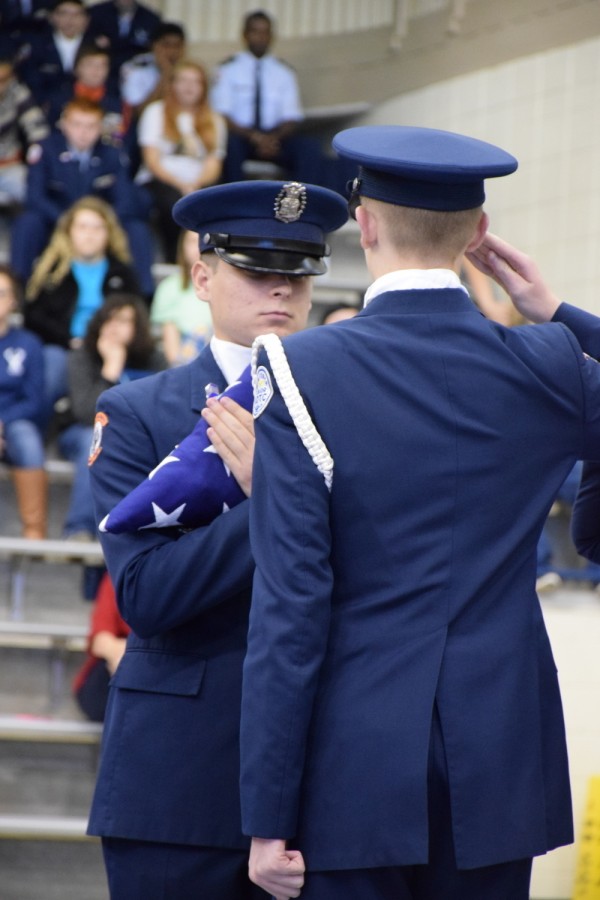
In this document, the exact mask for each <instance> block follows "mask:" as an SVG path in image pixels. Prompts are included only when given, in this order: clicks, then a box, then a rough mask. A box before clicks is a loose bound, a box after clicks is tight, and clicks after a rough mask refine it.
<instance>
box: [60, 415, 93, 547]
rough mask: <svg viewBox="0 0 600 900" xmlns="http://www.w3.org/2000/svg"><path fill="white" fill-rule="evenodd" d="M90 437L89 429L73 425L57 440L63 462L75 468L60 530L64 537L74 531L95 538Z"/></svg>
mask: <svg viewBox="0 0 600 900" xmlns="http://www.w3.org/2000/svg"><path fill="white" fill-rule="evenodd" d="M92 433H93V428H92V426H91V425H77V424H76V425H69V427H68V428H65V430H64V431H62V432H61V433H60V434H59V436H58V447H59V450H60V452H61V453H62V455H63V456H64V457H65V459H68V460H69V461H70V462H72V463H74V465H75V475H74V478H73V486H72V488H71V497H70V499H69V508H68V510H67V516H66V519H65V524H64V529H63V531H64V533H65V535H66V536H67V537H68V536H69V535H70V534H74V533H75V532H76V531H88V532H89V533H90V534H91V535H95V534H96V520H95V517H94V502H93V500H92V489H91V486H90V473H89V469H88V457H89V455H90V445H91V443H92Z"/></svg>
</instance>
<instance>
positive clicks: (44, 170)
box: [25, 144, 62, 223]
mask: <svg viewBox="0 0 600 900" xmlns="http://www.w3.org/2000/svg"><path fill="white" fill-rule="evenodd" d="M40 149H41V152H40V154H39V158H37V159H36V161H35V162H31V163H29V164H28V166H27V191H26V197H25V206H26V207H27V209H30V210H35V212H37V213H39V215H40V216H42V218H44V219H46V221H48V222H52V223H54V222H56V220H57V219H58V217H59V216H60V214H61V212H62V210H61V209H60V207H59V206H58V204H57V203H54V202H53V201H52V200H51V199H50V198H49V197H48V190H47V188H48V184H49V183H50V180H51V178H50V170H49V165H48V162H49V156H50V153H51V150H50V148H49V147H47V146H44V145H43V144H40Z"/></svg>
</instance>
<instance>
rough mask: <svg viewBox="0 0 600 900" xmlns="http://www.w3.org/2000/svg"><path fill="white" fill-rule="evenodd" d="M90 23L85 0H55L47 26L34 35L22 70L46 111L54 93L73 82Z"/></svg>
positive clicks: (37, 100)
mask: <svg viewBox="0 0 600 900" xmlns="http://www.w3.org/2000/svg"><path fill="white" fill-rule="evenodd" d="M87 26H88V13H87V10H86V8H85V5H84V3H83V2H82V0H56V2H55V3H54V5H53V6H52V8H51V11H50V13H49V15H48V23H47V26H46V28H44V29H43V31H41V32H40V33H38V34H33V35H32V36H31V40H30V41H29V43H28V45H27V53H26V55H25V57H24V59H23V60H22V61H21V63H20V66H19V72H20V75H21V77H22V78H23V80H24V81H25V82H26V84H28V85H29V87H30V88H31V92H32V94H33V96H34V97H35V99H36V102H37V103H39V105H40V106H41V107H42V109H43V110H44V112H45V111H46V110H47V105H48V103H49V102H50V100H51V99H52V97H53V95H54V93H55V92H56V91H57V90H59V89H61V88H62V87H63V86H64V85H65V84H71V83H72V82H73V66H74V65H75V57H76V56H77V51H78V50H79V47H80V45H81V44H82V42H83V40H84V35H85V32H86V29H87Z"/></svg>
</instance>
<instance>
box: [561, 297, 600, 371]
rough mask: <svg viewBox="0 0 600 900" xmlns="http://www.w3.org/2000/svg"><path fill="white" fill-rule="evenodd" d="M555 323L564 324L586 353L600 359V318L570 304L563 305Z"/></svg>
mask: <svg viewBox="0 0 600 900" xmlns="http://www.w3.org/2000/svg"><path fill="white" fill-rule="evenodd" d="M552 321H553V322H562V324H563V325H566V326H567V328H568V329H569V330H570V331H572V332H573V334H574V335H575V337H576V338H577V340H578V341H579V343H580V344H581V347H582V349H583V350H584V351H585V353H589V355H590V356H593V357H594V359H600V318H599V317H598V316H594V315H592V313H588V312H586V311H585V310H583V309H578V308H577V307H576V306H571V305H570V304H569V303H561V305H560V306H559V308H558V309H557V311H556V313H555V315H554V318H553V320H552Z"/></svg>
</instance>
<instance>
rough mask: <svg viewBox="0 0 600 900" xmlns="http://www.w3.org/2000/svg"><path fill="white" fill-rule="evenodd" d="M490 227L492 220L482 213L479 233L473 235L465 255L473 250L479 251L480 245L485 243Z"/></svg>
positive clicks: (478, 227)
mask: <svg viewBox="0 0 600 900" xmlns="http://www.w3.org/2000/svg"><path fill="white" fill-rule="evenodd" d="M489 225H490V218H489V216H488V214H487V213H485V212H482V213H481V217H480V219H479V222H478V223H477V231H476V232H475V234H474V235H473V237H472V239H471V242H470V243H469V246H468V247H467V249H466V251H465V253H468V252H469V251H471V250H477V248H478V247H479V245H480V244H481V243H482V242H483V239H484V237H485V236H486V234H487V230H488V228H489Z"/></svg>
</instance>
